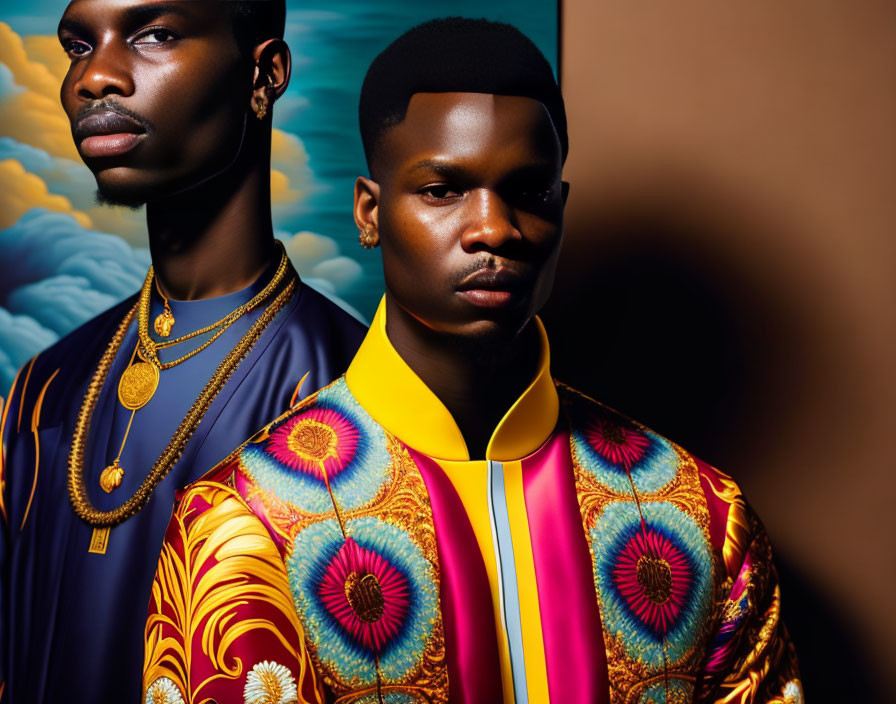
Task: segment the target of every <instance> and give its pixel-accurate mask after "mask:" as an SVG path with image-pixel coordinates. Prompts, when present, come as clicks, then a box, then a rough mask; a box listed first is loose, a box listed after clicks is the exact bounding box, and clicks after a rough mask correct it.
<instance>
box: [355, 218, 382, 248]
mask: <svg viewBox="0 0 896 704" xmlns="http://www.w3.org/2000/svg"><path fill="white" fill-rule="evenodd" d="M358 239H359V240H360V242H361V246H362V247H363V248H364V249H373V248H374V247H376V246H377V245H378V244H379V243H380V236H379V234H378V233H377V231H376V230H375V229H374V227H373V225H372V224H371V223H369V222H368V223H366V224H365V225H364V229H363V230H361V233H360V236H359V237H358Z"/></svg>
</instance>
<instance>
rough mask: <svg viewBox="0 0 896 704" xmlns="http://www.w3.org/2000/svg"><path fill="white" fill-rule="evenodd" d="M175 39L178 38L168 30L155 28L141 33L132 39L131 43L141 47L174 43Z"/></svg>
mask: <svg viewBox="0 0 896 704" xmlns="http://www.w3.org/2000/svg"><path fill="white" fill-rule="evenodd" d="M177 38H178V36H177V35H176V34H175V33H174V32H172V31H171V30H170V29H162V28H160V27H155V28H152V29H147V30H144V31H143V32H141V33H140V34H138V35H137V36H136V37H135V38H134V41H133V43H134V44H140V45H143V46H147V45H151V44H167V43H168V42H171V41H174V40H175V39H177Z"/></svg>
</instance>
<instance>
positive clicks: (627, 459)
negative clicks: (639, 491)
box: [585, 418, 650, 471]
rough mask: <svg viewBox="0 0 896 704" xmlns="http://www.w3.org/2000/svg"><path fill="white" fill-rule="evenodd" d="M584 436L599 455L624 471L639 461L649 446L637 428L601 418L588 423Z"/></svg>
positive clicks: (648, 441) (648, 442)
mask: <svg viewBox="0 0 896 704" xmlns="http://www.w3.org/2000/svg"><path fill="white" fill-rule="evenodd" d="M585 436H586V437H587V439H588V441H589V442H590V443H591V446H592V447H593V448H594V449H595V450H596V451H597V452H598V453H599V454H600V455H601V457H603V458H604V459H606V460H607V461H609V462H612V463H613V464H615V465H617V466H619V467H623V468H625V470H626V471H630V470H631V468H632V467H634V466H635V465H636V464H637V463H638V462H640V461H641V459H643V457H644V454H645V452H646V451H647V448H648V447H650V440H648V439H647V437H646V436H645V435H644V433H642V432H640V431H639V430H636V429H635V428H632V427H629V426H627V425H624V424H623V423H622V422H610V421H606V420H603V419H601V418H597V419H595V420H594V421H593V422H592V423H591V424H590V425H589V427H588V428H587V429H586V430H585Z"/></svg>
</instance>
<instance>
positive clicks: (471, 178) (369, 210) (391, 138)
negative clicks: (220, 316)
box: [355, 93, 567, 456]
mask: <svg viewBox="0 0 896 704" xmlns="http://www.w3.org/2000/svg"><path fill="white" fill-rule="evenodd" d="M377 151H378V155H379V156H378V157H377V159H376V163H375V164H373V165H372V167H371V168H372V169H373V171H374V177H375V179H376V180H373V179H367V178H359V179H358V181H357V183H356V185H355V220H356V223H357V225H358V227H359V228H361V229H363V228H364V226H365V225H368V224H369V225H372V226H373V227H374V228H375V231H376V232H377V234H378V235H379V240H380V245H381V247H382V255H383V272H384V277H385V280H386V321H387V322H386V325H387V333H388V335H389V339H390V340H391V342H392V344H393V345H394V346H395V348H396V350H397V351H398V352H399V354H401V356H402V357H403V358H404V359H405V361H406V362H407V363H408V364H409V365H410V366H411V368H412V369H413V370H414V371H415V372H416V373H417V374H418V375H419V376H420V378H421V379H422V380H423V381H424V382H425V383H426V384H427V386H429V388H430V389H432V390H433V392H434V393H435V394H436V395H437V396H438V397H439V398H440V399H441V400H442V402H443V403H445V405H446V407H447V408H448V410H449V411H450V412H451V413H452V415H453V416H454V418H455V420H456V421H457V423H458V426H459V427H460V429H461V432H462V433H463V434H464V437H465V439H466V440H467V445H468V449H469V450H470V453H471V456H483V455H484V451H485V446H486V444H487V442H488V438H489V437H490V436H491V432H492V430H493V429H494V428H495V426H496V425H497V423H498V421H499V420H500V418H501V417H502V416H503V414H504V412H506V410H507V408H508V407H509V406H510V405H511V404H512V403H513V401H514V400H515V399H516V398H517V397H518V396H519V394H520V393H522V391H523V390H524V389H525V387H526V386H527V385H528V383H529V382H530V381H531V379H532V376H533V374H534V372H535V368H536V365H537V361H538V360H537V355H538V345H537V344H536V339H535V338H536V336H535V330H534V327H533V323H532V317H533V316H534V315H535V313H537V312H538V310H539V309H540V308H541V307H542V306H543V305H544V303H545V302H546V300H547V298H548V296H549V294H550V290H551V285H552V282H553V277H554V270H555V267H556V263H557V256H558V254H559V249H560V243H561V239H562V224H563V206H564V203H565V200H566V193H567V185H566V184H565V183H563V182H562V181H561V178H560V173H561V153H560V144H559V140H558V138H557V134H556V131H555V129H554V126H553V123H552V122H551V120H550V118H549V117H548V114H547V111H546V110H545V108H544V106H542V105H541V103H539V102H537V101H536V100H533V99H532V98H525V97H518V96H498V95H489V94H481V93H417V94H415V95H414V96H413V97H412V98H411V100H410V103H409V105H408V111H407V115H406V116H405V119H404V120H403V121H402V122H401V123H399V124H398V125H396V126H394V127H391V128H390V129H389V130H388V131H387V132H386V133H385V135H384V137H383V142H382V146H381V148H380V149H378V150H377Z"/></svg>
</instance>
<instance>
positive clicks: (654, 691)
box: [638, 677, 694, 704]
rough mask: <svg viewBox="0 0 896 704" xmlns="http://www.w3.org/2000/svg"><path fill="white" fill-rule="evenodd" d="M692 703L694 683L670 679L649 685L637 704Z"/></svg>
mask: <svg viewBox="0 0 896 704" xmlns="http://www.w3.org/2000/svg"><path fill="white" fill-rule="evenodd" d="M692 701H694V683H693V682H688V681H687V680H682V679H678V678H675V677H670V678H669V681H668V682H665V681H662V682H657V683H656V684H652V685H650V687H648V688H647V689H645V690H644V691H643V692H642V693H641V696H640V697H639V698H638V704H690V702H692Z"/></svg>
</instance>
